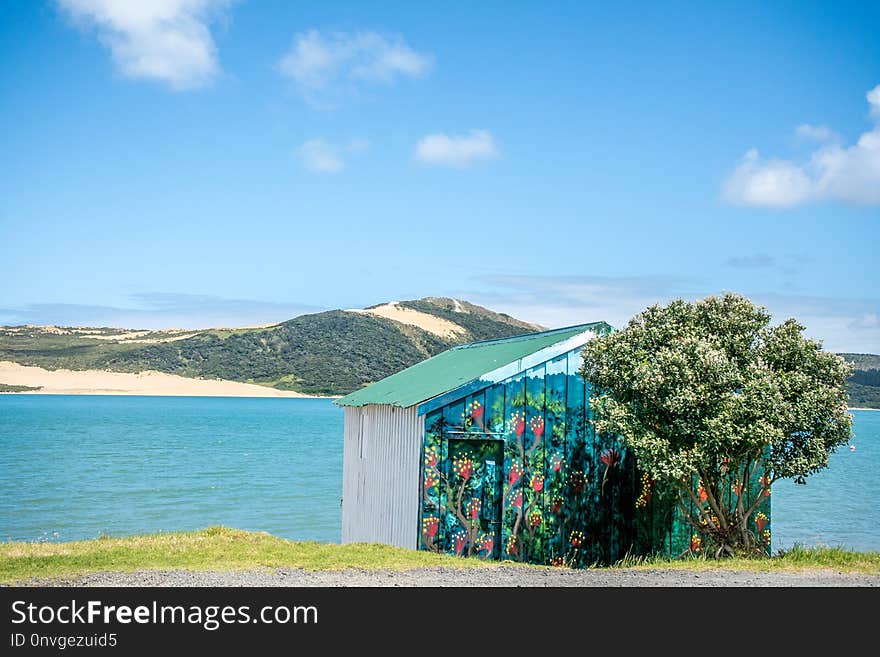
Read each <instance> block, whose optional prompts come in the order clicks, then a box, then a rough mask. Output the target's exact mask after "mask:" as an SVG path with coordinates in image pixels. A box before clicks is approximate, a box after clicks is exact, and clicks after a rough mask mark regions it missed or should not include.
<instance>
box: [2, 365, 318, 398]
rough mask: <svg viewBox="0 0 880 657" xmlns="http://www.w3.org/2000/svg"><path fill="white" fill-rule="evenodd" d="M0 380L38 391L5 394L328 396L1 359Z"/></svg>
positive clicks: (248, 384) (167, 376)
mask: <svg viewBox="0 0 880 657" xmlns="http://www.w3.org/2000/svg"><path fill="white" fill-rule="evenodd" d="M0 383H5V384H7V385H10V386H27V387H30V388H38V389H36V390H23V391H21V392H0V394H3V395H129V396H138V395H140V396H161V397H270V398H273V397H289V398H300V399H328V398H330V397H326V396H321V395H305V394H302V393H299V392H293V391H291V390H278V389H276V388H269V387H268V386H261V385H257V384H255V383H241V382H239V381H228V380H225V379H191V378H188V377H184V376H177V375H176V374H167V373H165V372H156V371H153V370H150V371H146V372H139V373H126V372H105V371H103V370H46V369H43V368H42V367H31V366H27V365H20V364H18V363H13V362H10V361H0Z"/></svg>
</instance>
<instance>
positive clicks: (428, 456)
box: [425, 447, 440, 468]
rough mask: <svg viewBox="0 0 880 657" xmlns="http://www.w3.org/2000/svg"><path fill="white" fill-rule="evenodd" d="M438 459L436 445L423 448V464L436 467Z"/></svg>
mask: <svg viewBox="0 0 880 657" xmlns="http://www.w3.org/2000/svg"><path fill="white" fill-rule="evenodd" d="M439 460H440V455H439V454H438V453H437V448H436V447H431V448H429V449H427V450H425V465H426V466H427V467H429V468H434V467H437V461H439Z"/></svg>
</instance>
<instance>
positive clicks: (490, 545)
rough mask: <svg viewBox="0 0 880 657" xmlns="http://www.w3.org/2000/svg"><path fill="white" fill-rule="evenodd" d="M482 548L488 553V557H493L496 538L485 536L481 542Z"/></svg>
mask: <svg viewBox="0 0 880 657" xmlns="http://www.w3.org/2000/svg"><path fill="white" fill-rule="evenodd" d="M480 548H481V549H482V550H484V551H485V552H486V555H487V556H489V555H491V554H492V552H494V551H495V537H494V536H484V537H483V540H482V541H481V542H480Z"/></svg>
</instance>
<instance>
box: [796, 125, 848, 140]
mask: <svg viewBox="0 0 880 657" xmlns="http://www.w3.org/2000/svg"><path fill="white" fill-rule="evenodd" d="M794 134H795V137H797V139H798V141H816V142H819V143H824V142H828V141H835V140H837V139H838V135H837V133H836V132H834V130H832V129H831V128H829V127H828V126H827V125H810V124H809V123H803V124H801V125H799V126H798V127H797V128H796V129H795V131H794Z"/></svg>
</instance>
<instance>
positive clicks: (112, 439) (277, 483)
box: [0, 395, 880, 550]
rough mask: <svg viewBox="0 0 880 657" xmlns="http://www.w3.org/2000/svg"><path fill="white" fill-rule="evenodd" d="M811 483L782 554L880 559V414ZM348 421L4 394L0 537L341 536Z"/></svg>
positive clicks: (264, 405)
mask: <svg viewBox="0 0 880 657" xmlns="http://www.w3.org/2000/svg"><path fill="white" fill-rule="evenodd" d="M853 415H854V417H855V439H854V440H853V444H854V445H855V446H856V451H855V452H851V451H850V450H849V449H848V448H844V449H842V450H841V451H839V452H838V453H837V454H835V455H834V456H833V457H832V459H831V467H830V468H829V469H828V470H826V471H824V472H822V473H821V474H818V475H816V476H814V477H811V478H810V479H809V483H808V484H807V485H806V486H795V485H794V484H791V483H789V482H782V483H777V484H776V485H775V486H774V488H773V515H772V521H773V525H772V527H773V537H774V538H773V544H774V548H779V547H784V546H789V545H791V544H792V543H794V542H800V543H806V544H817V543H825V544H828V545H838V544H840V545H845V546H847V547H851V548H855V549H861V550H868V549H871V550H880V506H878V505H877V504H876V499H877V493H878V482H880V477H878V472H880V412H877V411H854V412H853ZM341 475H342V411H341V410H339V409H338V408H336V407H335V406H334V405H333V403H332V402H331V401H330V400H326V399H239V398H204V397H113V396H55V395H52V396H49V395H46V396H38V395H27V396H25V395H21V396H19V395H0V540H73V539H80V538H94V537H96V536H100V535H101V534H112V535H124V534H133V533H142V532H154V531H160V530H164V531H170V530H188V529H198V528H202V527H206V526H208V525H213V524H223V525H228V526H231V527H239V528H242V529H251V530H260V531H267V532H269V533H271V534H275V535H277V536H284V537H286V538H292V539H299V540H305V539H311V540H318V541H330V542H335V541H339V539H340V520H341V518H340V515H341V506H340V498H341V489H342V476H341Z"/></svg>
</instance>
